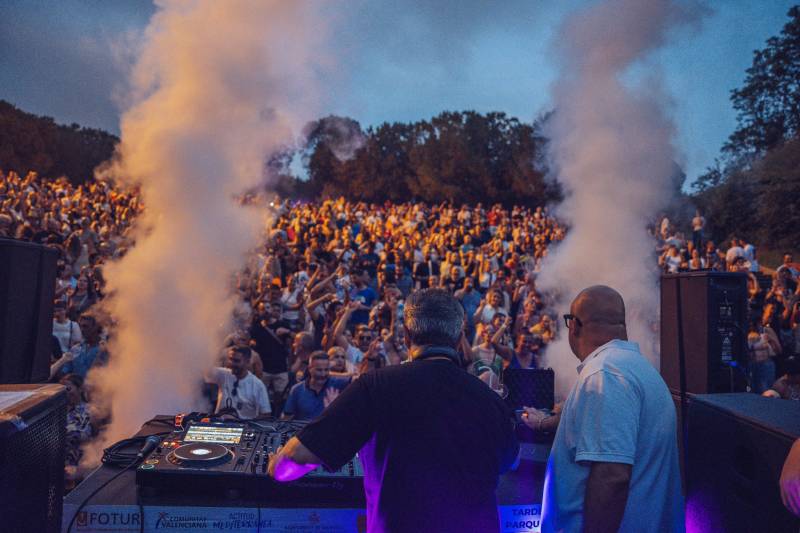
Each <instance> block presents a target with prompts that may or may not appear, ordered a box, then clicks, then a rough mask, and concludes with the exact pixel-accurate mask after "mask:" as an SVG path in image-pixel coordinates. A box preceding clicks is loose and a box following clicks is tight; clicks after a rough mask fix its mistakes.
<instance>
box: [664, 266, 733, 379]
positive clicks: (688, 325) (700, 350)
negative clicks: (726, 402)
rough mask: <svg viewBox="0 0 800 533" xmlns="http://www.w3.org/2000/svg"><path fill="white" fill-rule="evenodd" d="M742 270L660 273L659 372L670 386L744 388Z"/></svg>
mask: <svg viewBox="0 0 800 533" xmlns="http://www.w3.org/2000/svg"><path fill="white" fill-rule="evenodd" d="M746 321H747V276H746V275H745V274H742V273H732V272H686V273H681V274H672V275H665V276H662V278H661V376H662V377H663V378H664V381H665V382H666V383H667V386H668V387H669V388H670V389H671V390H672V391H673V392H678V391H682V392H689V393H694V394H705V393H712V392H743V391H745V390H747V364H748V354H747V323H746Z"/></svg>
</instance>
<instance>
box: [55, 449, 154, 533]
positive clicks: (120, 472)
mask: <svg viewBox="0 0 800 533" xmlns="http://www.w3.org/2000/svg"><path fill="white" fill-rule="evenodd" d="M138 462H139V460H138V459H136V460H134V461H133V462H131V464H129V465H128V466H126V467H125V468H123V469H122V470H120V471H119V472H117V473H116V474H114V475H113V476H111V477H110V478H109V479H107V480H106V481H105V482H104V483H103V484H101V485H100V486H99V487H97V488H96V489H94V490H93V491H92V493H91V494H89V495H88V496H87V497H86V498H84V499H83V501H82V502H81V504H80V505H79V506H78V509H77V510H76V511H75V514H74V515H72V520H70V521H69V526H67V533H70V531H72V526H73V525H74V524H75V519H76V518H78V514H80V512H81V511H82V510H83V508H84V507H86V504H87V503H89V500H91V499H92V497H93V496H94V495H95V494H97V493H98V492H100V491H101V490H102V489H104V488H105V487H106V486H107V485H108V484H109V483H111V482H112V481H114V480H115V479H117V478H118V477H119V476H121V475H122V474H124V473H125V472H127V471H128V470H129V469H130V468H131V467H132V466H136V463H138Z"/></svg>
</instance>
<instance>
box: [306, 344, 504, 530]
mask: <svg viewBox="0 0 800 533" xmlns="http://www.w3.org/2000/svg"><path fill="white" fill-rule="evenodd" d="M298 438H299V439H300V441H301V442H302V443H303V444H304V445H305V446H306V447H307V448H308V449H309V450H311V451H312V452H313V453H314V454H315V455H317V457H319V458H320V459H321V460H322V462H323V464H324V466H325V467H326V468H328V469H330V470H335V469H338V468H340V467H341V466H342V465H343V464H345V463H346V462H347V461H348V460H349V459H350V458H351V457H353V455H354V454H355V453H356V452H357V451H359V450H360V457H361V461H362V463H363V465H364V490H365V492H366V495H367V522H368V524H367V531H381V532H412V531H413V532H417V531H437V532H439V533H447V532H459V533H466V532H471V531H475V532H481V533H485V532H492V531H498V529H499V520H498V515H497V501H496V498H495V489H496V488H497V480H498V476H499V475H500V474H501V473H502V472H504V471H506V470H507V469H508V468H509V467H510V466H511V464H513V462H514V460H515V458H516V456H517V452H518V443H517V441H516V437H515V435H514V429H513V424H512V413H511V411H510V409H509V408H508V407H507V406H506V405H505V403H503V401H502V400H501V399H500V397H499V396H498V395H497V394H496V393H495V392H493V391H492V390H491V389H489V387H487V386H486V385H485V384H484V383H483V382H481V381H480V380H479V379H477V378H476V377H474V376H472V375H470V374H467V373H466V372H465V371H464V370H462V369H460V368H458V367H457V366H456V365H454V364H453V363H452V362H450V361H448V360H443V359H428V360H418V361H414V362H412V363H407V364H403V365H398V366H391V367H387V368H382V369H379V370H376V371H372V372H369V373H367V374H365V375H363V376H361V377H360V378H358V379H357V380H355V381H354V382H353V383H352V384H351V385H350V386H349V387H348V388H347V389H345V390H344V392H342V394H341V395H340V396H339V397H338V398H337V399H336V401H334V402H333V403H332V404H331V405H330V406H329V407H328V408H327V409H326V410H325V412H323V414H322V415H321V416H320V417H319V418H317V419H316V420H314V421H313V422H312V423H310V424H309V425H308V426H306V427H305V428H304V429H303V430H302V431H301V432H300V433H299V434H298Z"/></svg>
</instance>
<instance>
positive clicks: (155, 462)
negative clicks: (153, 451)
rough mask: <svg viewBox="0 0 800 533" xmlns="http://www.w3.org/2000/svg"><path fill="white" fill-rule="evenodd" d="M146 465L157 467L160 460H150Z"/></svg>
mask: <svg viewBox="0 0 800 533" xmlns="http://www.w3.org/2000/svg"><path fill="white" fill-rule="evenodd" d="M144 464H146V465H157V464H158V459H148V460H147V461H145V462H144Z"/></svg>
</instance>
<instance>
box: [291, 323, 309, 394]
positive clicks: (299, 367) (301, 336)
mask: <svg viewBox="0 0 800 533" xmlns="http://www.w3.org/2000/svg"><path fill="white" fill-rule="evenodd" d="M313 351H314V336H313V335H311V334H310V333H308V332H307V331H301V332H299V333H297V334H296V335H295V336H294V341H293V342H292V356H291V359H290V366H289V387H290V388H291V387H292V386H294V384H295V383H299V382H301V381H303V380H304V379H305V378H306V372H307V371H308V365H309V364H310V358H311V353H312V352H313Z"/></svg>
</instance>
